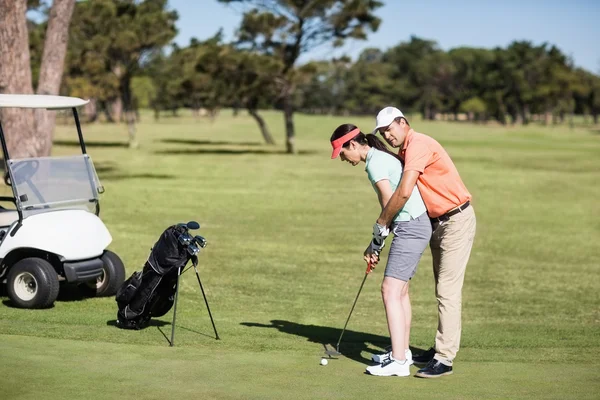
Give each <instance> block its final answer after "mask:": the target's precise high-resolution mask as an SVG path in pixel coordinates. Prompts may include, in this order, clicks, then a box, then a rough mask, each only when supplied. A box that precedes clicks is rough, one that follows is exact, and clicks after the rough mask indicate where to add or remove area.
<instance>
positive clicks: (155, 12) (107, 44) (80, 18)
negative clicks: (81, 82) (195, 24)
mask: <svg viewBox="0 0 600 400" xmlns="http://www.w3.org/2000/svg"><path fill="white" fill-rule="evenodd" d="M166 7H167V0H144V1H136V0H94V1H89V2H79V3H77V6H76V7H75V16H74V21H75V23H74V26H73V29H72V32H71V36H72V38H73V41H74V42H76V43H77V45H76V46H74V48H73V53H72V54H71V57H70V60H71V62H72V63H73V64H72V65H71V69H72V71H73V70H76V71H77V74H73V75H72V76H81V77H83V78H86V79H87V78H90V80H91V81H93V82H94V81H95V82H97V83H100V85H99V86H100V87H101V90H102V89H106V88H107V87H109V88H111V87H112V85H114V84H116V85H117V95H118V97H117V98H116V101H117V109H118V108H119V106H120V107H122V110H123V112H124V115H125V120H126V121H127V125H128V130H129V145H130V146H131V147H135V146H137V141H136V137H135V135H136V133H135V99H134V98H133V95H132V90H131V82H132V79H133V77H134V76H135V75H136V73H138V71H139V70H140V68H141V66H142V64H143V63H144V61H146V60H149V59H150V58H151V57H152V55H153V54H155V53H157V52H159V51H160V50H161V49H162V47H163V46H164V45H165V44H167V43H169V42H170V41H171V39H173V37H175V34H176V33H177V30H176V29H175V21H176V20H177V13H176V12H175V11H168V10H167V8H166ZM108 94H109V95H113V96H114V94H113V93H108Z"/></svg>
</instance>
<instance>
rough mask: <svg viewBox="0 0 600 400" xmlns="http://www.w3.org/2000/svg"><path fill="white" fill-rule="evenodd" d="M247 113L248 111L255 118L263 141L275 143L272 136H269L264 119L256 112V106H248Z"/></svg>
mask: <svg viewBox="0 0 600 400" xmlns="http://www.w3.org/2000/svg"><path fill="white" fill-rule="evenodd" d="M248 113H250V115H251V116H252V117H253V118H254V119H255V120H256V123H257V124H258V127H259V128H260V133H262V136H263V139H264V140H265V143H266V144H275V140H274V139H273V136H271V134H270V133H269V129H268V128H267V124H266V123H265V120H264V119H263V118H262V117H261V116H260V115H258V113H257V112H256V108H253V107H248Z"/></svg>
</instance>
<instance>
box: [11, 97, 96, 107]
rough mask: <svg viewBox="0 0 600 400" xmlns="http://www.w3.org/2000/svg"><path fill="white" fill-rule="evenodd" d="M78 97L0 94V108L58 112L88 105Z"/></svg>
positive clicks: (86, 101)
mask: <svg viewBox="0 0 600 400" xmlns="http://www.w3.org/2000/svg"><path fill="white" fill-rule="evenodd" d="M89 102H90V101H89V100H83V99H80V98H78V97H67V96H50V95H45V94H0V108H46V109H50V110H60V109H64V108H73V107H81V106H84V105H86V104H87V103H89Z"/></svg>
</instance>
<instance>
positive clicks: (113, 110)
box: [109, 97, 123, 122]
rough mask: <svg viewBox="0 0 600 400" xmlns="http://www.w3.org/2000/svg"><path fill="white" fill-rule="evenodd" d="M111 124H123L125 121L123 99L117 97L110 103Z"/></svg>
mask: <svg viewBox="0 0 600 400" xmlns="http://www.w3.org/2000/svg"><path fill="white" fill-rule="evenodd" d="M109 113H110V116H111V120H112V121H110V122H122V121H123V99H122V98H121V97H117V98H116V99H114V100H113V101H112V102H111V103H110V111H109Z"/></svg>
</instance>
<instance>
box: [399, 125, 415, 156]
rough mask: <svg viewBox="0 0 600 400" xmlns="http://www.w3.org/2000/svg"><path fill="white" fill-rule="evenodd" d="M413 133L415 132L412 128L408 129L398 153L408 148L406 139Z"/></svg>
mask: <svg viewBox="0 0 600 400" xmlns="http://www.w3.org/2000/svg"><path fill="white" fill-rule="evenodd" d="M413 133H415V130H414V129H413V128H410V129H409V130H408V132H407V133H406V136H405V137H404V142H402V147H401V148H400V151H405V150H406V147H407V146H408V138H409V137H411V136H412V134H413Z"/></svg>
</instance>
